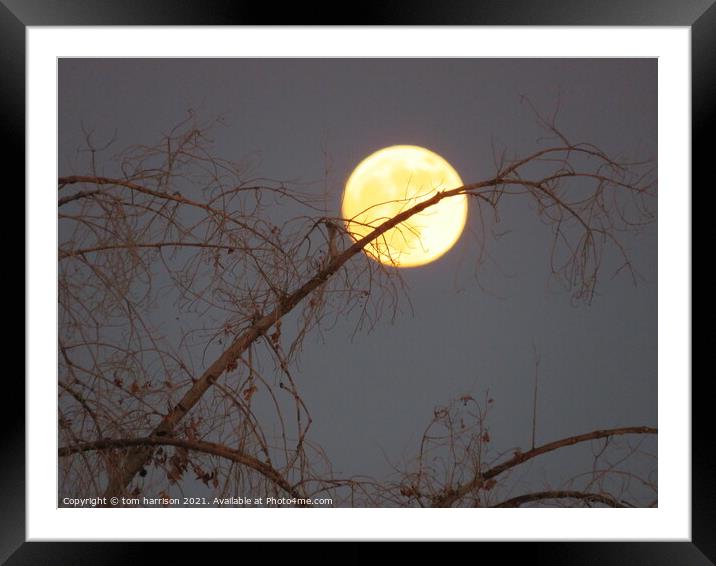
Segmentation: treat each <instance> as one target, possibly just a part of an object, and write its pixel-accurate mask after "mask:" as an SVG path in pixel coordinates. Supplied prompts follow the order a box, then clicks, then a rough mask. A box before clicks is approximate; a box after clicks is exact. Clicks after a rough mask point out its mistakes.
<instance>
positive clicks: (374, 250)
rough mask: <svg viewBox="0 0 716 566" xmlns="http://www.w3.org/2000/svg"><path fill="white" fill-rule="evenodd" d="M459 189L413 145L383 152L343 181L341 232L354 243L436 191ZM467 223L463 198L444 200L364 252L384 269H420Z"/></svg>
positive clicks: (441, 163)
mask: <svg viewBox="0 0 716 566" xmlns="http://www.w3.org/2000/svg"><path fill="white" fill-rule="evenodd" d="M462 185H463V182H462V179H460V176H459V175H458V174H457V172H456V171H455V169H453V168H452V166H451V165H450V164H449V163H448V162H447V161H446V160H445V159H443V158H442V157H441V156H439V155H438V154H437V153H434V152H432V151H430V150H429V149H425V148H424V147H419V146H416V145H393V146H390V147H385V148H383V149H381V150H378V151H376V152H375V153H373V154H371V155H369V156H368V157H366V158H365V159H364V160H363V161H361V162H360V163H359V164H358V166H357V167H356V168H355V170H354V171H353V173H351V176H350V177H349V178H348V182H347V183H346V188H345V191H344V192H343V205H342V213H343V218H344V221H345V223H346V228H347V230H348V232H349V234H350V235H351V237H352V238H353V239H354V240H359V239H360V238H362V237H364V236H366V235H367V234H369V233H370V232H371V231H373V229H375V228H376V227H378V226H380V225H381V224H382V223H383V222H385V221H386V220H388V219H390V218H392V217H394V216H395V215H397V214H399V213H400V212H402V211H404V210H406V209H408V208H410V207H412V206H415V205H416V204H418V203H420V202H422V201H424V200H427V199H429V198H430V197H432V196H433V195H434V194H435V193H436V192H437V191H444V190H449V189H456V188H458V187H461V186H462ZM466 220H467V197H466V196H465V195H456V196H453V197H448V198H445V199H443V200H441V201H440V202H439V203H437V204H435V205H433V206H431V207H429V208H427V209H425V210H424V211H422V212H420V213H418V214H415V215H413V216H412V217H410V218H409V219H408V220H406V221H405V222H401V223H400V224H398V225H397V226H395V227H394V228H391V229H390V230H388V231H387V232H385V234H383V235H381V236H379V237H378V238H377V239H375V240H374V241H373V242H371V243H370V244H368V245H367V246H366V248H365V250H366V252H367V253H368V254H369V255H370V256H371V257H372V258H374V259H376V260H378V261H380V262H381V263H384V264H388V265H396V266H398V267H416V266H418V265H425V264H426V263H430V262H432V261H435V260H436V259H438V258H439V257H440V256H442V255H443V254H445V253H446V252H447V251H448V250H449V249H450V248H451V247H452V246H453V245H454V244H455V242H457V240H458V238H459V237H460V234H462V230H463V228H464V227H465V221H466Z"/></svg>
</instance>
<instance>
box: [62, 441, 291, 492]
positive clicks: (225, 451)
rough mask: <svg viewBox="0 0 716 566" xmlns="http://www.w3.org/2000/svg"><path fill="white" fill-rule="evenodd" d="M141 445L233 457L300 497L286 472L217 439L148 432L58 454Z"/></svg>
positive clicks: (89, 443)
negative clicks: (159, 434)
mask: <svg viewBox="0 0 716 566" xmlns="http://www.w3.org/2000/svg"><path fill="white" fill-rule="evenodd" d="M138 446H141V447H150V446H151V447H154V446H176V447H178V448H185V449H186V450H193V451H195V452H203V453H205V454H211V455H213V456H219V457H221V458H226V459H227V460H231V461H232V462H236V463H237V464H241V465H243V466H246V467H247V468H251V469H252V470H256V471H257V472H259V473H260V474H261V475H262V476H264V477H265V478H266V479H268V480H270V481H272V482H273V483H275V484H276V485H277V486H279V487H280V488H281V489H283V490H284V491H285V492H286V493H288V494H289V495H291V496H292V497H295V498H300V497H301V495H300V494H299V493H298V491H296V489H295V488H294V487H293V486H292V485H291V484H290V483H289V482H288V481H287V480H286V478H284V477H283V475H281V473H280V472H279V471H278V470H276V469H275V468H273V467H272V466H271V465H269V464H267V463H266V462H262V461H261V460H259V459H257V458H254V457H253V456H249V455H248V454H244V453H243V452H241V451H240V450H233V449H231V448H229V447H227V446H224V445H223V444H216V443H215V442H205V441H200V440H188V439H185V438H175V437H170V436H149V437H146V438H103V439H100V440H94V441H91V442H83V443H78V444H75V445H72V446H63V447H61V448H60V449H59V450H58V456H59V457H60V458H64V457H67V456H70V455H72V454H78V453H81V452H88V451H94V450H98V451H99V450H109V449H116V448H128V447H138Z"/></svg>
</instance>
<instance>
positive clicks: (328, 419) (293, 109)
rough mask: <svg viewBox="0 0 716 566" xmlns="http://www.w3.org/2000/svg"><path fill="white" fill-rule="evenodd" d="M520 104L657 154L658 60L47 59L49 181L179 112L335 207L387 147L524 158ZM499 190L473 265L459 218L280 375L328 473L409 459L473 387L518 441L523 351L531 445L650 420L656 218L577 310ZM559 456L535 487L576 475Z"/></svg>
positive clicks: (484, 163)
mask: <svg viewBox="0 0 716 566" xmlns="http://www.w3.org/2000/svg"><path fill="white" fill-rule="evenodd" d="M523 95H524V96H526V97H528V98H529V100H531V102H532V104H533V105H534V106H535V107H537V108H539V109H541V110H543V111H544V112H546V113H550V112H551V111H553V110H554V108H555V104H556V101H557V99H558V98H559V100H560V112H559V119H558V123H559V125H560V127H561V129H562V130H563V131H564V132H565V133H566V134H567V136H568V137H570V138H571V139H574V140H578V141H588V142H591V143H594V144H596V145H598V146H600V147H601V148H602V149H604V150H605V151H606V152H607V153H612V154H616V155H626V156H632V155H637V156H639V157H647V158H651V159H654V160H655V159H656V151H657V62H656V60H655V59H602V60H590V59H214V60H202V59H165V60H143V59H96V60H92V59H62V60H61V61H60V62H59V174H60V175H67V174H82V173H86V172H87V171H86V169H84V163H86V155H84V154H81V153H78V152H77V149H78V148H79V147H81V146H82V145H83V140H84V136H83V133H82V126H83V125H84V127H85V128H86V129H93V130H94V131H95V136H96V137H97V139H98V140H99V141H98V143H101V140H103V139H109V138H111V137H112V135H113V133H114V132H115V130H116V136H117V139H116V142H115V144H114V145H113V148H114V147H116V149H117V150H119V149H121V148H123V147H126V146H127V145H129V144H134V143H154V142H156V141H158V140H159V139H160V137H161V135H162V133H164V132H166V131H168V130H169V129H171V127H172V126H173V125H174V124H176V123H177V122H179V121H180V120H182V119H183V118H184V117H185V116H186V112H187V109H188V108H193V109H194V110H195V112H196V113H197V115H198V116H200V117H201V118H204V119H207V120H210V119H212V118H214V117H216V116H219V115H221V116H224V117H225V120H226V125H225V126H223V127H219V128H217V129H216V130H214V131H213V137H214V139H215V142H216V146H215V148H216V153H217V154H218V155H221V156H223V157H226V158H228V159H232V160H236V161H245V162H246V163H247V164H249V165H250V167H251V168H252V174H253V175H255V176H257V177H266V178H270V179H277V180H282V181H285V182H286V183H287V185H288V186H289V187H290V186H292V184H293V185H295V186H300V187H301V189H302V190H308V191H313V192H315V193H316V194H317V195H320V194H323V193H324V192H325V193H326V194H327V207H328V211H329V214H333V215H335V216H338V215H339V214H340V197H341V191H342V189H343V186H344V183H345V181H346V179H347V177H348V175H349V174H350V173H351V171H352V169H353V168H354V167H355V166H356V165H357V164H358V163H359V162H360V161H361V160H362V159H363V158H364V157H366V156H367V155H368V154H370V153H372V152H373V151H375V150H377V149H380V148H382V147H385V146H389V145H393V144H414V145H421V146H425V147H427V148H429V149H431V150H433V151H436V152H437V153H439V154H440V155H442V156H443V157H444V158H446V159H447V160H448V161H449V162H450V163H451V164H452V165H453V167H454V168H455V169H456V170H457V171H458V172H459V174H460V176H461V177H462V179H463V180H464V181H465V182H466V183H471V182H475V181H479V180H484V179H487V178H489V177H490V176H491V175H492V174H493V173H494V171H495V167H494V161H493V146H494V147H497V148H505V149H506V150H507V151H508V154H509V155H524V154H528V153H531V152H533V151H534V150H535V149H536V147H537V145H536V143H537V140H538V138H539V137H540V136H541V135H543V132H542V130H540V128H539V127H538V126H537V124H536V123H535V119H534V115H533V114H532V113H531V111H530V109H529V107H528V105H527V104H525V103H523V102H521V96H523ZM512 200H513V201H514V202H510V203H506V205H505V206H504V207H503V208H502V210H501V214H500V222H499V224H496V225H491V226H490V229H491V230H494V232H495V233H498V234H499V237H490V238H489V239H488V241H487V242H486V247H485V249H484V252H485V256H484V258H483V259H484V261H483V262H482V263H481V264H479V265H478V262H477V257H478V254H479V252H480V249H479V247H480V246H479V244H478V243H477V242H476V239H475V237H474V236H471V235H470V233H469V230H472V231H473V232H474V233H476V232H478V231H479V230H478V226H477V223H478V222H479V219H478V218H477V217H476V216H475V215H474V214H471V215H470V216H469V218H468V230H466V232H465V233H464V234H463V237H462V238H461V240H460V241H459V242H458V244H457V245H456V246H455V247H454V248H453V249H452V250H451V251H450V252H449V253H447V254H446V255H445V256H443V257H442V258H441V259H439V260H438V261H436V262H434V263H432V264H429V265H427V266H423V267H418V268H411V269H406V270H403V272H402V275H403V276H404V279H405V281H406V283H407V285H408V295H409V298H410V303H411V304H412V309H411V308H410V305H409V304H408V302H407V301H403V302H401V310H400V312H399V313H398V315H397V316H396V318H395V320H394V321H392V322H391V317H390V316H386V317H384V318H383V319H382V320H381V321H379V323H378V324H377V325H376V326H375V328H374V329H373V330H372V331H371V332H365V331H359V332H357V333H355V334H354V329H355V324H356V321H355V320H353V319H351V318H350V317H349V318H342V319H339V320H338V321H337V322H336V324H335V325H333V326H332V327H331V328H330V329H328V330H324V331H323V332H322V333H320V334H319V333H313V334H312V335H311V336H310V337H309V338H308V339H307V340H306V342H305V343H304V349H303V352H302V354H301V356H300V359H299V363H298V365H297V366H296V367H295V368H294V377H295V379H296V380H297V381H298V382H299V384H300V389H301V391H302V394H303V398H304V401H305V402H306V404H307V405H308V406H309V408H310V411H311V415H312V418H313V425H312V433H311V438H312V439H313V440H314V441H315V442H317V443H319V444H320V445H321V446H322V447H323V448H324V449H325V451H326V453H327V455H328V456H329V458H330V460H331V461H332V464H333V469H334V471H335V472H336V473H339V474H342V475H353V474H366V475H373V476H377V477H384V476H385V475H386V474H388V473H389V472H390V471H391V467H392V465H393V464H400V463H401V462H403V461H404V460H405V459H406V458H410V457H412V456H413V455H415V453H416V451H417V448H418V441H419V438H420V435H421V434H422V432H423V431H424V429H425V427H426V426H427V424H428V423H429V421H430V419H431V417H432V415H433V410H434V408H435V406H438V405H444V404H446V403H448V402H449V401H451V400H453V399H456V398H458V397H460V396H462V395H466V394H471V395H473V396H475V397H482V395H483V394H484V392H485V391H487V390H489V395H490V396H491V397H492V398H493V399H494V407H493V409H492V411H491V414H490V420H489V425H490V433H491V436H492V442H493V443H494V445H495V446H496V447H499V448H502V449H504V450H508V449H510V448H511V447H515V446H522V447H523V448H525V447H527V448H528V447H529V443H530V435H531V422H532V395H533V379H534V374H535V359H536V355H537V356H538V357H539V360H540V363H539V393H538V398H539V403H538V416H537V442H538V443H541V442H547V441H550V440H554V439H557V438H561V437H564V436H569V435H572V434H578V433H582V432H588V431H591V430H594V429H602V428H612V427H619V426H630V425H648V426H657V231H656V224H653V225H651V226H649V227H647V228H646V229H645V230H643V231H642V232H641V234H639V235H638V236H632V235H628V234H627V235H624V237H623V242H624V244H625V245H626V246H627V248H628V249H629V251H630V254H631V257H632V260H633V263H634V267H635V269H636V271H637V272H638V276H639V277H638V281H637V285H636V286H635V285H634V284H633V282H632V280H631V278H630V277H629V276H628V275H626V274H624V273H622V274H620V275H618V276H616V277H612V275H613V270H610V267H613V266H616V265H618V263H617V262H616V261H612V260H611V259H608V260H607V261H606V262H605V269H604V271H603V272H602V279H601V281H600V283H599V285H598V287H597V293H596V295H595V297H594V299H593V300H592V302H591V304H589V305H585V304H583V303H579V304H575V303H574V302H573V301H572V300H571V296H570V293H569V291H568V290H565V289H564V288H562V287H561V286H560V285H559V284H557V283H556V282H555V280H554V279H553V278H552V277H551V274H550V269H549V248H550V242H551V231H550V229H549V227H547V226H545V225H543V224H541V223H540V221H539V220H538V219H536V215H535V213H534V210H533V209H532V208H531V205H528V204H527V202H526V200H525V201H524V202H523V201H522V199H512ZM472 212H473V210H472V209H471V213H472ZM59 237H60V243H62V242H63V239H65V238H66V237H67V235H66V234H63V233H62V230H61V232H60V235H59ZM155 316H156V320H159V321H161V320H162V318H163V317H164V318H166V324H167V325H171V324H172V321H173V320H174V313H173V312H170V311H165V312H159V313H156V314H155ZM653 448H654V450H655V440H654V446H653ZM571 454H572V453H570V452H569V451H565V452H564V454H563V455H562V456H560V457H559V458H560V460H558V461H557V463H558V468H559V469H558V470H557V471H556V472H555V470H554V468H550V469H551V470H552V472H551V474H552V475H551V476H550V477H551V478H552V479H557V478H559V477H561V474H566V475H568V474H569V472H570V471H574V469H573V463H572V459H571ZM532 467H533V468H532V469H534V470H540V469H541V468H540V464H539V463H533V464H532ZM555 474H556V475H555ZM537 477H541V475H539V476H537Z"/></svg>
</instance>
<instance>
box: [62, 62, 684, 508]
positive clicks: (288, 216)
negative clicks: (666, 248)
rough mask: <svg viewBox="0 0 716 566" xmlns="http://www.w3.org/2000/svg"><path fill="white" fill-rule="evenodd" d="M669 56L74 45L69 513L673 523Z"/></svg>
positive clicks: (65, 141) (68, 67)
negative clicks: (663, 108)
mask: <svg viewBox="0 0 716 566" xmlns="http://www.w3.org/2000/svg"><path fill="white" fill-rule="evenodd" d="M659 64H660V63H659V59H658V58H656V57H601V58H592V57H544V58H541V57H534V58H522V57H504V58H497V57H417V56H416V57H340V56H335V57H332V56H330V55H329V54H327V55H326V56H323V57H215V58H204V57H68V56H65V57H63V56H60V57H58V58H57V61H56V65H57V116H58V123H57V167H58V169H57V179H56V182H57V191H58V192H57V227H56V234H57V250H56V257H57V266H56V274H57V275H56V276H57V280H56V285H57V305H56V306H57V329H56V330H57V383H56V386H57V403H56V409H57V446H58V452H57V460H56V461H57V470H56V474H57V476H56V477H57V494H56V495H57V502H56V503H57V507H59V508H85V509H89V511H87V512H88V513H94V512H99V511H97V510H98V509H101V508H110V509H119V508H124V509H126V508H158V509H162V508H163V509H172V508H246V509H260V508H306V507H308V508H415V509H419V508H453V509H457V508H505V507H508V508H534V507H540V508H658V507H659V497H658V494H659V490H658V479H659V478H658V469H659V465H658V464H659V454H658V450H657V447H658V440H659V438H658V437H659V434H658V433H659V429H658V419H659V412H658V407H659V406H658V401H659V399H658V386H659V380H660V379H663V377H664V376H662V375H659V355H658V354H659V340H658V338H659V319H658V314H659V313H658V311H659V309H658V298H659V296H658V284H659V281H658V278H657V275H658V269H657V267H658V262H657V258H658V252H659V249H658V245H657V244H658V239H657V227H658V206H657V204H658V202H657V200H658V198H657V197H658V179H659V175H658V173H659V158H660V157H662V156H660V155H659V154H658V151H657V149H658V145H657V144H658V142H659V139H658V133H659V123H658V116H659V114H658V110H659V96H660V92H659V84H660V83H659V73H658V68H659ZM49 131H50V130H48V132H49ZM671 188H673V186H672V187H671ZM666 208H668V207H666ZM50 283H51V282H48V284H50ZM663 322H664V321H662V323H663ZM666 323H667V324H668V321H666ZM672 377H673V376H672ZM53 379H54V376H53ZM53 391H54V390H53ZM662 471H663V470H662ZM49 477H51V476H50V475H49V474H48V478H49ZM665 485H666V484H665ZM92 508H94V509H95V510H94V511H93V510H92ZM516 512H517V511H516ZM331 513H337V511H332V512H331ZM416 513H420V511H416ZM451 513H458V511H451ZM486 513H488V515H487V516H488V517H489V516H490V515H489V514H490V513H498V511H492V510H490V511H486ZM518 513H525V512H524V511H519V512H518ZM589 513H591V512H589Z"/></svg>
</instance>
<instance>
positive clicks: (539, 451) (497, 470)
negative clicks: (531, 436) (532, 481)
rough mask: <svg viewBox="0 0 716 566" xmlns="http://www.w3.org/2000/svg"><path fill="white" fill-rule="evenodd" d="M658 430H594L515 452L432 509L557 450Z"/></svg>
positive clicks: (451, 491)
mask: <svg viewBox="0 0 716 566" xmlns="http://www.w3.org/2000/svg"><path fill="white" fill-rule="evenodd" d="M657 433H658V430H657V429H656V428H653V427H648V426H632V427H622V428H612V429H607V430H595V431H592V432H588V433H585V434H578V435H576V436H569V437H567V438H562V439H560V440H555V441H553V442H549V443H547V444H543V445H542V446H538V447H537V448H534V449H533V450H528V451H526V452H519V451H517V452H516V453H515V455H514V456H513V457H512V458H510V459H508V460H506V461H504V462H503V463H501V464H498V465H496V466H493V467H492V468H489V469H488V470H486V471H484V472H480V473H478V474H476V475H475V477H474V478H473V479H472V481H470V482H468V483H467V484H465V485H463V486H460V487H458V488H457V489H448V490H447V492H446V493H444V494H443V495H442V496H441V497H436V498H435V499H434V501H433V507H451V506H452V505H453V504H454V503H455V502H456V501H458V500H459V499H461V498H462V497H465V496H466V495H467V494H468V493H470V492H473V491H475V490H477V489H480V488H481V487H482V486H483V485H484V484H485V482H487V481H488V480H490V479H492V478H495V477H497V476H499V475H500V474H502V473H504V472H506V471H507V470H510V469H512V468H514V467H516V466H519V465H520V464H524V463H525V462H527V461H528V460H532V459H533V458H536V457H537V456H541V455H543V454H547V453H548V452H553V451H555V450H557V449H559V448H565V447H567V446H573V445H575V444H579V443H582V442H588V441H590V440H597V439H600V438H609V437H612V436H622V435H625V434H657Z"/></svg>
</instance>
